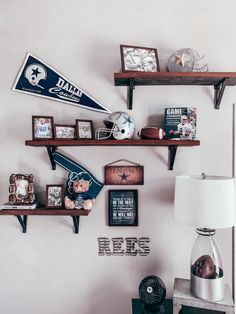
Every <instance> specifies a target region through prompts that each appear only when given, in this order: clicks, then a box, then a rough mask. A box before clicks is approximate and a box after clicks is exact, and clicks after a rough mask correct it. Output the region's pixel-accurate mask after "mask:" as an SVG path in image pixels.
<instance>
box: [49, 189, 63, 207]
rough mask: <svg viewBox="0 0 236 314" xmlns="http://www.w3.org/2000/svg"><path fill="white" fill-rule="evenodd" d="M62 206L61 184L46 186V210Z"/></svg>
mask: <svg viewBox="0 0 236 314" xmlns="http://www.w3.org/2000/svg"><path fill="white" fill-rule="evenodd" d="M63 204H64V186H63V184H48V185H46V208H62V207H63Z"/></svg>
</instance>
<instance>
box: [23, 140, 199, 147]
mask: <svg viewBox="0 0 236 314" xmlns="http://www.w3.org/2000/svg"><path fill="white" fill-rule="evenodd" d="M25 145H26V146H34V147H43V146H51V147H58V146H172V145H175V146H198V145H200V141H198V140H194V141H191V140H142V139H140V140H26V141H25Z"/></svg>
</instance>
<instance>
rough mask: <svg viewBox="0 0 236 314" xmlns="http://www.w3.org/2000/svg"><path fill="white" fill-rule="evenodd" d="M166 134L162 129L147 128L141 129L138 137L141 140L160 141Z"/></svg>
mask: <svg viewBox="0 0 236 314" xmlns="http://www.w3.org/2000/svg"><path fill="white" fill-rule="evenodd" d="M165 135H166V133H165V131H164V130H163V129H161V128H158V127H154V126H153V127H152V126H147V127H145V128H142V129H141V132H140V137H141V138H142V139H153V140H162V139H163V138H164V137H165Z"/></svg>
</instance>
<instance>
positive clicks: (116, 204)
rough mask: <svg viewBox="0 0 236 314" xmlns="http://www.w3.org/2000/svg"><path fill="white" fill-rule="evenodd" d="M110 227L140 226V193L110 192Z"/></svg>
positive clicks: (128, 191) (132, 191) (131, 191)
mask: <svg viewBox="0 0 236 314" xmlns="http://www.w3.org/2000/svg"><path fill="white" fill-rule="evenodd" d="M108 224H109V226H138V191H137V190H109V191H108Z"/></svg>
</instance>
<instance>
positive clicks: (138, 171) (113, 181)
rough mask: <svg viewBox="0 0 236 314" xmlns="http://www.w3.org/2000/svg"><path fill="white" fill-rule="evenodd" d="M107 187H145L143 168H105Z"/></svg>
mask: <svg viewBox="0 0 236 314" xmlns="http://www.w3.org/2000/svg"><path fill="white" fill-rule="evenodd" d="M104 171H105V184H107V185H143V166H128V165H127V166H109V165H107V166H105V168H104Z"/></svg>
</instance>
